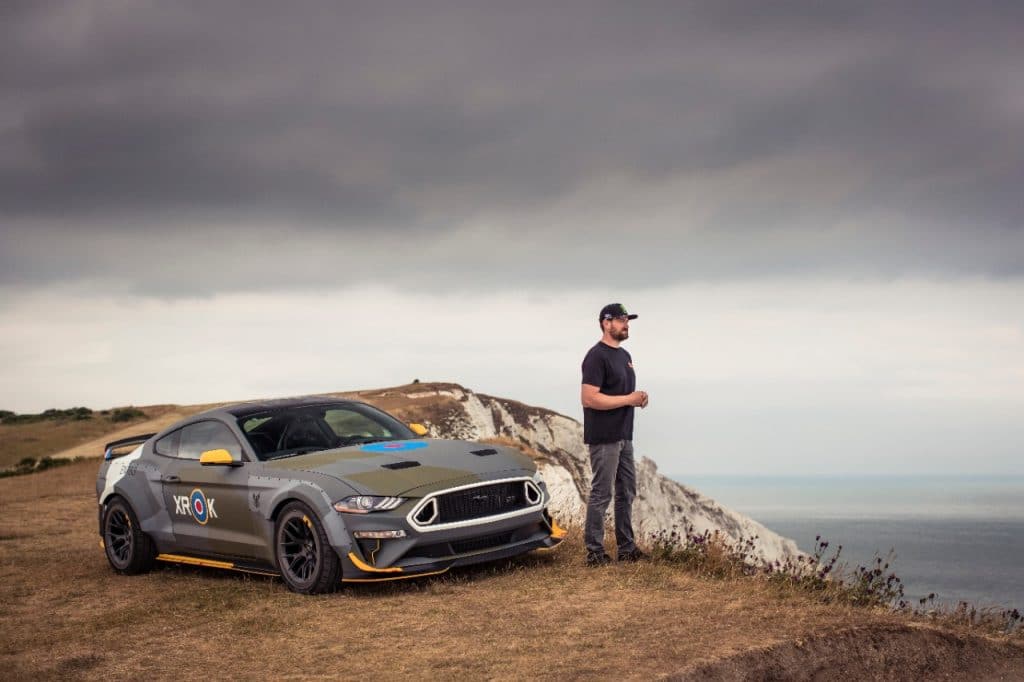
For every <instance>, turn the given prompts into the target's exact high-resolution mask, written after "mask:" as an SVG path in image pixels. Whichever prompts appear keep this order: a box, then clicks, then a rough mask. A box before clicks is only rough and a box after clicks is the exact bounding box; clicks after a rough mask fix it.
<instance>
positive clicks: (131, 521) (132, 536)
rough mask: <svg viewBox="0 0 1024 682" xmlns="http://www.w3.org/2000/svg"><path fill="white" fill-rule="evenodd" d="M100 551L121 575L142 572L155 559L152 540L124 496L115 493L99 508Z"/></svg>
mask: <svg viewBox="0 0 1024 682" xmlns="http://www.w3.org/2000/svg"><path fill="white" fill-rule="evenodd" d="M103 551H104V552H105V553H106V555H107V561H109V562H110V567H111V568H113V569H114V570H115V571H116V572H118V573H121V574H123V575H138V574H139V573H146V572H147V571H149V569H151V568H153V563H154V562H155V561H156V547H155V546H154V545H153V540H152V539H150V537H149V536H148V535H146V534H145V533H143V532H142V529H141V528H140V527H139V519H138V518H136V516H135V512H134V511H133V510H132V508H131V505H129V504H128V503H127V502H126V501H125V500H124V498H121V497H115V498H113V499H112V500H110V501H109V502H107V504H106V505H105V506H104V508H103Z"/></svg>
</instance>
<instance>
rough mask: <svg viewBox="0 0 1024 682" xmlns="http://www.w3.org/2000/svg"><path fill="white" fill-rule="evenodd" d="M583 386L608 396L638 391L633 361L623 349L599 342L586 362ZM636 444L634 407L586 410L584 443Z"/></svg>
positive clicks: (585, 359)
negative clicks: (622, 442) (623, 441)
mask: <svg viewBox="0 0 1024 682" xmlns="http://www.w3.org/2000/svg"><path fill="white" fill-rule="evenodd" d="M583 383H584V384H590V385H591V386H597V387H598V388H600V389H601V393H604V394H605V395H628V394H630V393H632V392H633V391H635V390H636V374H635V373H634V372H633V358H632V357H630V355H629V353H627V352H626V351H625V350H624V349H622V348H612V347H611V346H609V345H608V344H606V343H604V342H602V341H598V342H597V343H596V344H594V347H593V348H591V349H590V350H589V351H587V356H586V357H585V358H583ZM619 440H633V406H632V405H627V406H626V407H617V408H615V409H614V410H595V409H592V408H589V407H584V408H583V442H584V443H588V444H590V445H597V444H598V443H614V442H615V441H619Z"/></svg>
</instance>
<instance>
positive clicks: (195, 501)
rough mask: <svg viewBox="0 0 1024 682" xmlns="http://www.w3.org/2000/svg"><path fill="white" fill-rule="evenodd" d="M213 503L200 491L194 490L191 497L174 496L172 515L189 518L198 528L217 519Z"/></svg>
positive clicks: (210, 498)
mask: <svg viewBox="0 0 1024 682" xmlns="http://www.w3.org/2000/svg"><path fill="white" fill-rule="evenodd" d="M214 502H216V500H214V498H212V497H209V498H208V497H206V495H204V494H203V491H202V490H200V489H199V488H196V489H195V490H193V491H192V494H191V495H188V496H186V495H175V496H174V513H175V514H177V515H178V516H191V517H192V519H193V520H194V521H195V522H196V523H198V524H199V525H200V526H205V525H206V524H207V522H209V520H210V519H215V518H217V510H216V509H214V506H213V504H214Z"/></svg>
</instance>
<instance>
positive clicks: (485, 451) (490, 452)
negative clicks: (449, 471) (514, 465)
mask: <svg viewBox="0 0 1024 682" xmlns="http://www.w3.org/2000/svg"><path fill="white" fill-rule="evenodd" d="M470 452H471V453H473V454H474V455H476V456H477V457H486V456H487V455H496V454H498V451H497V450H495V449H494V448H484V449H483V450H470Z"/></svg>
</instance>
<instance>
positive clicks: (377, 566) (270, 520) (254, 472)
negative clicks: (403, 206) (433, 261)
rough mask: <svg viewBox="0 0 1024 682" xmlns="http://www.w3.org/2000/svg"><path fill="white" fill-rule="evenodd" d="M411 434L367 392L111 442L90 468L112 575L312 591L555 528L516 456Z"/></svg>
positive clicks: (541, 487)
mask: <svg viewBox="0 0 1024 682" xmlns="http://www.w3.org/2000/svg"><path fill="white" fill-rule="evenodd" d="M414 429H415V430H414ZM423 433H425V429H423V427H421V426H419V425H417V424H412V425H409V426H406V425H405V424H403V423H401V422H400V421H398V420H397V419H395V418H394V417H391V416H390V415H388V414H386V413H384V412H381V411H380V410H378V409H376V408H374V407H371V406H370V405H366V404H364V403H360V402H354V401H340V400H330V399H324V398H299V399H289V400H279V401H270V402H264V403H244V404H239V405H234V406H230V407H224V408H218V409H215V410H210V411H207V412H203V413H201V414H197V415H194V416H192V417H189V418H188V419H185V420H182V421H180V422H178V423H176V424H174V425H173V426H171V427H169V428H167V429H165V430H164V431H161V432H160V433H156V434H147V435H145V436H139V437H137V438H127V439H124V440H120V441H115V442H114V443H110V444H109V445H108V446H107V453H106V456H105V457H104V461H103V464H102V465H101V466H100V471H99V476H98V477H97V479H96V495H97V499H98V502H99V529H100V537H101V538H102V541H101V542H102V545H103V548H104V551H105V552H106V555H107V559H108V560H109V561H110V565H111V566H112V567H113V568H114V570H115V571H117V572H119V573H125V574H134V573H142V572H144V571H147V570H149V569H150V568H151V567H152V566H153V562H154V561H170V562H178V563H186V564H196V565H202V566H214V567H219V568H228V569H233V570H240V571H249V572H253V573H264V574H273V575H280V576H281V577H282V578H283V579H284V581H285V583H286V584H287V585H288V587H289V588H291V589H292V590H294V591H296V592H301V593H304V594H313V593H317V592H326V591H330V590H332V589H334V588H336V587H337V586H338V585H339V584H340V583H342V582H370V581H381V580H396V579H401V578H412V577H416V576H423V575H431V574H437V573H443V572H444V571H447V570H448V569H450V568H452V567H453V566H462V565H467V564H474V563H478V562H483V561H492V560H495V559H502V558H506V557H512V556H516V555H518V554H523V553H525V552H529V551H532V550H536V549H550V548H552V547H554V546H556V545H557V544H558V543H559V542H561V541H562V539H563V538H564V536H565V531H564V530H563V529H561V528H559V527H558V524H556V523H555V521H554V520H553V519H552V518H551V516H550V515H549V514H548V513H547V509H546V507H547V503H548V499H549V496H548V491H547V487H546V486H545V484H544V481H543V480H542V479H541V477H540V475H539V474H538V473H537V467H536V465H535V464H534V462H533V461H532V460H531V459H530V458H529V457H527V456H525V455H523V454H521V453H520V452H518V451H516V450H513V449H510V448H503V447H499V446H494V445H486V444H482V443H473V442H468V441H458V440H432V439H424V438H421V437H420V436H421V435H422V434H423ZM133 446H134V449H131V451H130V453H128V454H124V455H121V456H118V455H117V454H116V453H118V452H123V451H124V450H126V449H128V448H132V447H133Z"/></svg>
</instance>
